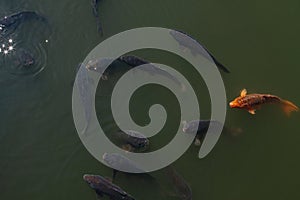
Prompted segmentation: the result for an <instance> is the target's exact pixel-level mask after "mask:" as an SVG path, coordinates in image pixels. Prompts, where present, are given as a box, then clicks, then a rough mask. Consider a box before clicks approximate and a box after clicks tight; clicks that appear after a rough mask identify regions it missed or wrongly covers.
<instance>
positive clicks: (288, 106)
mask: <svg viewBox="0 0 300 200" xmlns="http://www.w3.org/2000/svg"><path fill="white" fill-rule="evenodd" d="M281 102H282V109H283V111H284V113H285V114H286V115H287V116H290V114H291V112H293V111H298V110H299V108H298V107H297V106H296V105H295V104H293V103H292V102H290V101H287V100H282V101H281Z"/></svg>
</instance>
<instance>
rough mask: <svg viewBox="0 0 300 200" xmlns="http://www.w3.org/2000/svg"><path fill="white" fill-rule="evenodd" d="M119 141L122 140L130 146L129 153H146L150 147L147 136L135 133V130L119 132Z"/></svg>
mask: <svg viewBox="0 0 300 200" xmlns="http://www.w3.org/2000/svg"><path fill="white" fill-rule="evenodd" d="M116 135H117V137H118V139H119V140H121V142H122V143H126V144H128V145H129V146H130V147H129V149H128V150H129V151H132V150H139V151H144V150H146V149H147V148H148V147H149V140H148V138H147V137H146V136H144V135H143V134H141V133H139V132H137V131H133V130H124V131H121V130H119V131H118V132H117V133H116Z"/></svg>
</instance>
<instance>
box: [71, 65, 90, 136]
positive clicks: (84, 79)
mask: <svg viewBox="0 0 300 200" xmlns="http://www.w3.org/2000/svg"><path fill="white" fill-rule="evenodd" d="M75 84H76V85H75V86H76V87H77V89H78V92H79V95H80V100H81V106H82V108H83V109H84V116H85V122H84V124H85V126H84V129H83V130H82V134H85V132H86V131H87V129H88V127H89V125H90V123H91V119H92V112H93V109H94V108H93V106H92V103H93V95H92V90H91V85H92V84H94V82H93V80H92V79H91V78H90V77H89V75H88V69H87V68H86V67H85V66H82V64H79V66H78V72H77V77H76V81H75Z"/></svg>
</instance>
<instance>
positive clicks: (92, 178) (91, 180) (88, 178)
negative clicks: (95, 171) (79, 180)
mask: <svg viewBox="0 0 300 200" xmlns="http://www.w3.org/2000/svg"><path fill="white" fill-rule="evenodd" d="M83 180H84V181H85V182H86V183H87V184H89V186H90V187H91V188H92V189H94V190H97V188H98V185H100V184H101V182H102V179H101V177H100V176H98V175H90V174H85V175H83Z"/></svg>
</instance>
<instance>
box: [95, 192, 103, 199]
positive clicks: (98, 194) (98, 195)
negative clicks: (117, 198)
mask: <svg viewBox="0 0 300 200" xmlns="http://www.w3.org/2000/svg"><path fill="white" fill-rule="evenodd" d="M103 196H104V195H103V194H102V193H100V192H97V193H96V199H98V200H100V199H102V198H103Z"/></svg>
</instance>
